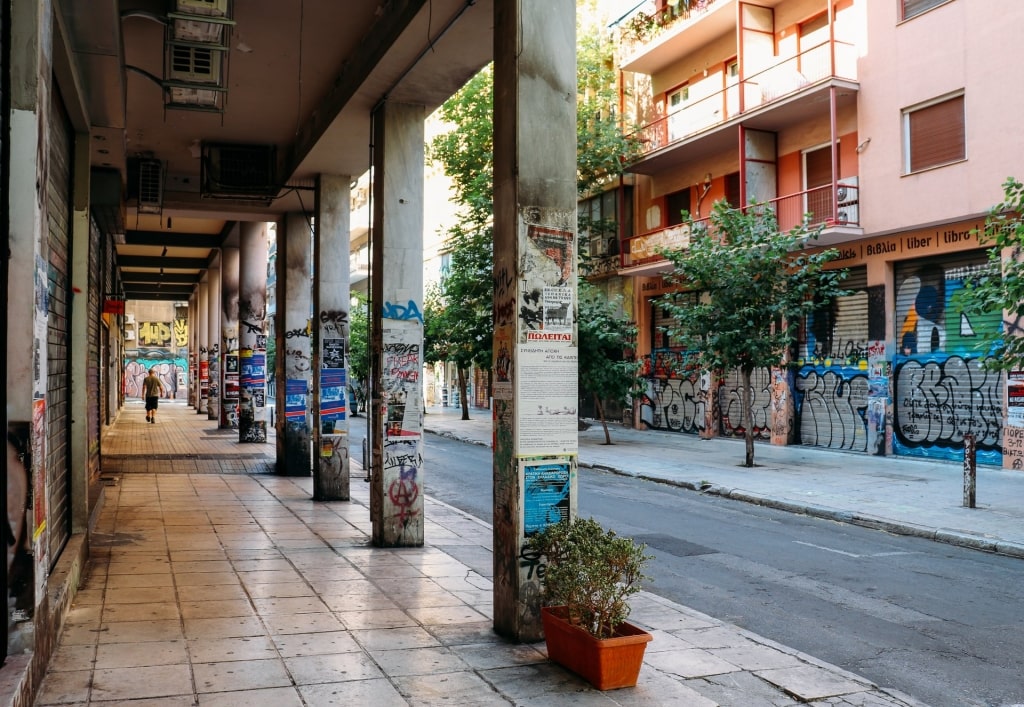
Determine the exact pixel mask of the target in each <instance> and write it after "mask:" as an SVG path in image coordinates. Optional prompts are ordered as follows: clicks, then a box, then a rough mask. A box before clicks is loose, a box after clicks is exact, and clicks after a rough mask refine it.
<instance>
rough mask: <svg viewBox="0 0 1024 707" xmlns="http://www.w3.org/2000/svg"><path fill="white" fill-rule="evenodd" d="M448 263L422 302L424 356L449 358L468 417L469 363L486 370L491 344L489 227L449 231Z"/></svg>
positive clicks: (435, 359) (433, 360)
mask: <svg viewBox="0 0 1024 707" xmlns="http://www.w3.org/2000/svg"><path fill="white" fill-rule="evenodd" d="M449 243H450V247H451V266H450V267H449V269H448V270H447V272H445V273H444V275H443V276H442V278H441V282H440V283H439V284H438V285H437V286H435V287H434V288H432V289H431V290H430V291H429V292H428V293H427V297H426V299H425V302H424V313H423V322H424V347H425V355H424V360H425V361H426V362H427V363H436V362H438V361H451V362H453V363H454V364H455V369H456V371H457V374H458V385H459V396H460V401H461V406H462V419H463V420H468V419H469V396H468V395H467V390H466V389H467V383H468V373H469V370H470V368H471V366H473V365H475V366H476V367H477V368H479V369H481V370H484V371H490V369H491V360H492V359H491V350H492V347H493V343H492V340H493V331H494V327H493V324H492V319H493V314H492V304H491V302H492V298H493V284H492V277H491V272H492V268H493V254H492V249H491V229H490V228H484V229H482V230H479V231H472V232H467V231H465V230H463V229H462V228H461V225H459V226H456V227H454V228H453V229H452V231H451V236H450V241H449Z"/></svg>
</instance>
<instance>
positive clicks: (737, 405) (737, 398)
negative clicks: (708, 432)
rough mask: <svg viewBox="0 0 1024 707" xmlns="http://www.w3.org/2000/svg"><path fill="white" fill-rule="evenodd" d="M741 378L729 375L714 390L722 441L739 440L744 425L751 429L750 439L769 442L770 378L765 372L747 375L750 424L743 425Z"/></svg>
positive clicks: (760, 371)
mask: <svg viewBox="0 0 1024 707" xmlns="http://www.w3.org/2000/svg"><path fill="white" fill-rule="evenodd" d="M742 381H743V378H742V376H741V375H740V372H739V371H738V370H735V371H732V372H730V373H729V375H728V376H727V377H726V378H725V379H724V380H723V381H722V383H721V385H720V386H719V388H718V401H719V402H718V404H719V405H720V417H719V420H720V428H719V429H720V433H721V434H722V436H724V437H743V436H744V435H745V434H746V425H747V424H751V425H752V426H753V432H754V439H764V440H770V439H771V438H772V429H771V417H772V391H771V386H772V374H771V370H770V369H768V368H755V369H754V370H753V372H752V373H751V374H750V395H751V408H752V411H753V417H754V419H753V421H752V422H750V423H747V421H746V420H747V414H746V411H745V410H744V409H743V382H742Z"/></svg>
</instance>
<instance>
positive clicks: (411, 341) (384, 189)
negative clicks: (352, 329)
mask: <svg viewBox="0 0 1024 707" xmlns="http://www.w3.org/2000/svg"><path fill="white" fill-rule="evenodd" d="M424 118H425V111H424V109H423V107H422V106H417V105H407V104H401V103H385V104H383V105H382V106H381V107H380V108H378V109H377V110H376V112H375V113H374V116H373V126H374V127H373V145H374V154H373V169H374V184H373V203H374V213H373V224H374V240H373V253H372V255H371V257H372V259H373V260H372V263H373V267H372V279H371V292H372V294H371V299H372V301H373V310H372V313H371V316H372V321H373V324H372V331H371V338H372V347H373V354H372V356H371V361H372V367H373V370H372V373H371V388H372V391H373V393H372V395H373V402H372V403H371V405H370V408H369V409H368V410H367V415H376V416H377V417H376V419H375V420H374V422H373V424H372V425H371V427H372V432H371V437H372V440H373V451H374V454H373V463H372V474H371V482H370V483H371V485H370V517H371V520H372V523H373V532H372V538H373V544H374V545H376V546H378V547H398V546H421V545H423V524H424V518H423V482H424V479H423V471H424V469H423V454H422V443H423V439H422V438H423V394H422V390H423V383H422V381H421V379H420V377H421V375H422V370H423V314H422V312H423V139H424V137H423V136H424V128H423V121H424ZM573 213H574V214H575V211H574V212H573Z"/></svg>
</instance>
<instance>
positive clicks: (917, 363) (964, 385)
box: [893, 356, 1003, 458]
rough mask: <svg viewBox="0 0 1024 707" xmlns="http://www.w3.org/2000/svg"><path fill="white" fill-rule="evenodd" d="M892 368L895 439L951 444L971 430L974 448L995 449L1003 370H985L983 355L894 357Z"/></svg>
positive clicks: (918, 444)
mask: <svg viewBox="0 0 1024 707" xmlns="http://www.w3.org/2000/svg"><path fill="white" fill-rule="evenodd" d="M901 359H902V360H901ZM894 372H895V387H894V397H895V403H896V406H895V416H894V419H893V425H894V428H895V429H894V432H895V435H896V440H895V442H897V443H899V444H902V445H906V446H907V447H918V448H920V447H925V446H933V445H945V446H947V447H952V446H959V445H961V444H962V443H963V436H964V434H966V433H971V434H973V435H974V436H975V439H977V441H978V449H979V451H980V450H984V449H988V450H998V449H999V446H1000V443H1001V439H1000V438H1001V435H1000V431H1001V425H1002V386H1003V374H1002V373H1000V372H996V371H987V370H985V368H984V365H983V359H978V358H976V359H966V358H962V357H960V356H949V357H948V358H945V359H944V360H940V359H935V360H928V361H924V360H919V359H917V358H912V359H903V358H902V357H897V362H896V365H895V366H894ZM937 452H938V450H934V451H933V453H932V454H931V456H939V455H938V453H937ZM907 453H910V452H907ZM951 458H952V457H951Z"/></svg>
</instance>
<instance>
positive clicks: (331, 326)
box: [320, 309, 348, 334]
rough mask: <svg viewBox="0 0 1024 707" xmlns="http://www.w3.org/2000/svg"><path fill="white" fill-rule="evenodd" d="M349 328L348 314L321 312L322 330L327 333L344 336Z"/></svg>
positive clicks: (331, 311) (338, 311) (336, 311)
mask: <svg viewBox="0 0 1024 707" xmlns="http://www.w3.org/2000/svg"><path fill="white" fill-rule="evenodd" d="M347 326H348V312H343V311H341V310H340V309H339V310H324V311H321V312H320V328H321V329H322V330H323V331H325V332H327V333H337V334H342V333H344V331H345V328H346V327H347Z"/></svg>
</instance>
